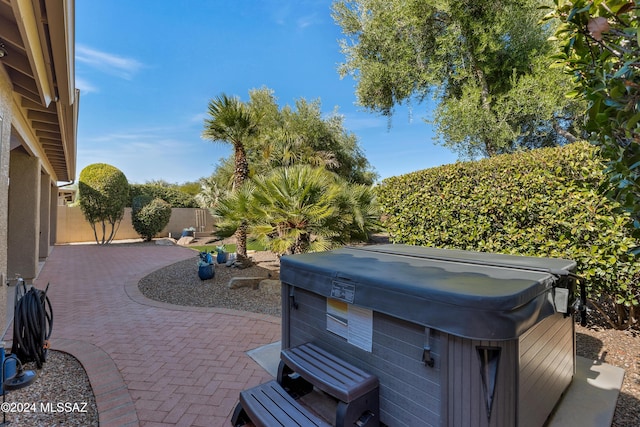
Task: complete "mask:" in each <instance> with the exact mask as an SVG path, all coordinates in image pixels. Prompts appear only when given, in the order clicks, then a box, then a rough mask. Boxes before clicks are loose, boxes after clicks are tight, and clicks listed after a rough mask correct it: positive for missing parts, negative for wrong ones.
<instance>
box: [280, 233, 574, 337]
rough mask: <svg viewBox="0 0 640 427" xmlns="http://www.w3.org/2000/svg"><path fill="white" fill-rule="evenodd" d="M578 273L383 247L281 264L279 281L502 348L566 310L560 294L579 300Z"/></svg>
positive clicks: (518, 261)
mask: <svg viewBox="0 0 640 427" xmlns="http://www.w3.org/2000/svg"><path fill="white" fill-rule="evenodd" d="M575 267H576V263H575V262H574V261H570V260H564V259H557V258H535V257H523V256H512V255H502V254H489V253H484V252H468V251H458V250H445V249H434V248H426V247H419V246H408V245H377V246H367V247H361V248H350V247H345V248H341V249H336V250H333V251H328V252H317V253H310V254H301V255H290V256H285V257H282V259H281V273H280V278H281V280H282V282H283V283H286V284H289V285H292V286H294V288H295V287H297V288H302V289H306V290H308V291H311V292H314V293H316V294H319V295H323V296H325V297H334V298H339V299H343V300H345V301H347V302H350V303H353V304H355V305H358V306H362V307H366V308H369V309H371V310H374V311H377V312H380V313H385V314H388V315H390V316H393V317H397V318H400V319H404V320H407V321H410V322H414V323H417V324H420V325H423V326H426V327H430V328H434V329H437V330H440V331H443V332H446V333H449V334H453V335H457V336H460V337H464V338H469V339H477V340H496V341H497V340H511V339H516V338H518V337H519V336H520V335H522V334H523V333H524V332H525V331H526V330H527V329H529V328H530V327H531V326H533V325H535V324H536V323H538V322H540V321H541V320H543V319H544V318H545V317H547V316H550V315H552V314H555V313H557V312H558V311H563V310H558V307H556V303H555V300H556V299H555V293H556V292H557V291H558V288H565V289H568V290H569V293H568V295H569V298H571V301H572V300H573V295H574V292H575V282H574V281H573V280H572V279H569V278H568V277H567V274H568V272H573V271H574V270H575ZM345 290H346V293H345ZM294 292H295V289H294ZM565 292H566V291H565Z"/></svg>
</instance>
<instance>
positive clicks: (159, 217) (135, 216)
mask: <svg viewBox="0 0 640 427" xmlns="http://www.w3.org/2000/svg"><path fill="white" fill-rule="evenodd" d="M169 219H171V205H170V204H169V203H167V202H165V201H164V200H162V199H157V198H156V199H154V198H152V197H151V196H147V195H141V196H137V197H135V198H134V199H133V202H132V206H131V223H132V224H133V229H134V230H136V233H138V234H139V235H140V237H142V238H143V239H144V240H145V241H147V242H148V241H150V240H151V239H152V238H153V237H154V236H155V235H156V234H158V233H159V232H161V231H162V230H163V229H164V228H165V227H166V226H167V224H168V223H169Z"/></svg>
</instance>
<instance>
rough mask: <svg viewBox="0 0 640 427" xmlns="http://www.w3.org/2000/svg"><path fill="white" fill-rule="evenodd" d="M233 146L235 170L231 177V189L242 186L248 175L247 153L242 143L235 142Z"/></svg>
mask: <svg viewBox="0 0 640 427" xmlns="http://www.w3.org/2000/svg"><path fill="white" fill-rule="evenodd" d="M233 147H234V151H235V153H234V162H235V171H234V179H233V189H234V190H237V189H239V188H240V187H242V184H244V182H245V181H246V180H247V178H248V177H249V164H248V163H247V153H246V152H245V150H244V145H242V144H241V143H236V144H234V145H233Z"/></svg>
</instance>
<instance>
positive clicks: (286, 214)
mask: <svg viewBox="0 0 640 427" xmlns="http://www.w3.org/2000/svg"><path fill="white" fill-rule="evenodd" d="M374 207H375V204H374V200H373V193H372V191H371V189H370V188H369V187H366V186H358V185H350V184H348V183H347V182H346V181H345V180H344V179H342V178H340V177H339V176H338V175H336V174H334V173H332V172H329V171H327V170H326V169H324V168H322V167H315V168H314V167H311V166H308V165H297V166H292V167H283V168H277V169H274V170H273V171H272V172H271V173H269V174H268V175H259V176H256V177H253V178H252V179H251V180H250V181H249V182H247V184H246V185H244V186H243V187H242V188H241V189H240V190H239V191H234V192H232V193H230V194H229V195H228V196H227V197H225V198H224V199H222V200H221V201H220V203H219V204H218V207H217V211H216V213H217V215H218V216H220V217H221V221H220V223H219V224H218V225H219V227H220V229H221V230H225V229H226V230H227V233H228V232H231V231H232V230H233V229H234V227H237V224H239V222H240V221H241V220H242V219H246V221H247V224H248V226H249V228H248V229H249V233H250V234H251V235H252V236H255V237H256V238H257V239H258V240H259V241H261V243H263V244H264V245H265V246H266V247H267V248H268V249H269V250H271V251H272V252H275V253H277V254H294V253H302V252H311V251H322V250H326V249H329V248H331V247H333V246H336V245H340V244H344V243H348V242H350V241H356V240H366V238H367V237H368V233H369V231H371V228H372V225H375V219H376V218H377V217H378V215H377V213H376V211H375V208H374Z"/></svg>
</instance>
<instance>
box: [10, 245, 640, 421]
mask: <svg viewBox="0 0 640 427" xmlns="http://www.w3.org/2000/svg"><path fill="white" fill-rule="evenodd" d="M252 257H253V258H254V260H255V261H256V262H257V264H256V265H255V266H253V267H250V268H247V269H244V270H239V269H235V268H227V267H225V266H223V265H217V266H216V275H215V277H214V278H213V279H211V280H205V281H201V280H200V279H199V278H198V276H197V267H196V264H197V256H196V255H194V258H193V260H187V261H183V262H179V263H176V264H172V265H170V266H167V267H165V268H163V269H161V270H159V271H156V272H154V273H152V274H150V275H149V276H147V277H145V278H144V279H142V280H141V281H140V284H139V287H140V290H141V291H142V293H143V294H144V295H146V296H147V297H149V298H152V299H156V300H159V301H163V302H169V303H173V304H179V305H186V306H207V307H223V308H232V309H238V310H245V311H252V312H257V313H265V314H271V315H275V316H278V315H280V297H279V295H272V294H268V293H265V292H264V291H262V290H253V289H250V288H239V289H228V288H227V286H226V285H227V283H228V282H229V279H230V278H231V277H234V276H244V277H246V276H254V275H256V276H258V275H260V276H267V275H269V274H271V276H272V277H273V278H277V277H278V262H277V260H276V259H275V258H274V257H273V255H271V254H268V253H264V252H257V253H255V254H253V256H252ZM54 334H55V331H54ZM576 342H577V353H578V355H579V356H583V357H586V358H589V359H593V360H600V361H602V362H604V363H608V364H611V365H614V366H618V367H620V368H623V369H624V370H625V371H626V374H625V378H624V383H623V385H622V389H621V392H620V396H619V397H618V403H617V406H616V412H615V415H614V420H613V423H612V426H615V427H637V426H640V334H639V333H638V331H616V330H612V329H607V328H603V327H601V326H600V325H590V326H589V327H586V328H583V327H581V326H580V325H576ZM39 375H40V378H38V380H37V381H36V382H35V383H34V384H32V385H31V386H29V387H28V388H25V389H23V390H18V391H15V392H11V393H10V394H8V395H7V401H10V402H37V403H38V404H39V402H87V403H88V404H87V411H88V413H71V414H65V413H56V414H50V413H48V414H43V413H36V414H20V415H19V417H18V415H17V414H8V415H7V418H8V419H11V420H14V421H15V425H18V426H46V427H48V426H56V425H59V426H96V425H98V422H97V411H96V408H95V401H94V399H93V392H92V391H91V387H90V385H89V383H88V380H87V377H86V374H85V373H84V370H83V369H82V367H81V365H80V364H79V363H78V362H77V361H76V360H75V359H74V358H73V357H71V356H69V355H66V354H64V353H58V352H55V351H52V352H49V359H48V361H47V363H46V364H45V367H44V369H43V370H42V371H41V372H40V374H39Z"/></svg>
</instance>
